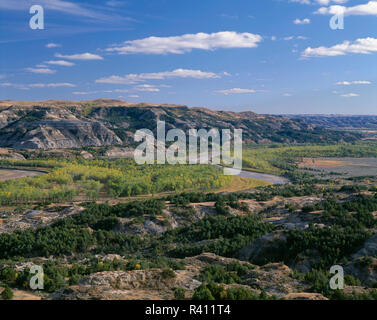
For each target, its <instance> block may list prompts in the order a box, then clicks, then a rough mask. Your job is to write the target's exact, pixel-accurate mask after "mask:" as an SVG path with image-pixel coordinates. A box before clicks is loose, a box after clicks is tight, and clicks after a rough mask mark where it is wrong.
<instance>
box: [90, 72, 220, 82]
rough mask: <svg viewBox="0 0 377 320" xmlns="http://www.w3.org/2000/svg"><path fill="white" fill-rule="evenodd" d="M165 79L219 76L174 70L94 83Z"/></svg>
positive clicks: (106, 78) (131, 75)
mask: <svg viewBox="0 0 377 320" xmlns="http://www.w3.org/2000/svg"><path fill="white" fill-rule="evenodd" d="M167 78H194V79H213V78H219V75H217V74H216V73H213V72H204V71H201V70H190V69H176V70H173V71H164V72H156V73H139V74H127V75H125V76H123V77H122V76H115V75H113V76H109V77H105V78H101V79H98V80H96V82H97V83H110V84H134V83H137V82H140V81H145V80H162V79H167Z"/></svg>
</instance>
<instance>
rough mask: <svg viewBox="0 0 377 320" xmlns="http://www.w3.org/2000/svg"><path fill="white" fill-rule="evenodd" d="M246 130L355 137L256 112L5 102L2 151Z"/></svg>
mask: <svg viewBox="0 0 377 320" xmlns="http://www.w3.org/2000/svg"><path fill="white" fill-rule="evenodd" d="M159 120H164V121H165V122H166V125H167V129H172V128H179V129H183V130H185V131H188V130H189V129H191V128H196V129H200V128H205V129H210V128H218V129H235V128H238V129H243V139H244V141H245V142H246V143H258V144H263V143H282V142H283V143H304V142H311V143H320V142H341V141H354V140H356V139H358V138H360V136H359V135H358V134H355V133H344V132H338V131H330V130H326V129H323V128H321V127H319V126H316V125H310V124H307V123H306V122H304V121H302V120H300V119H288V118H284V117H273V116H262V115H258V114H255V113H253V112H241V113H236V112H227V111H213V110H209V109H205V108H188V107H186V106H178V105H155V104H147V103H139V104H132V103H128V102H125V101H120V100H110V99H99V100H93V101H62V100H51V101H44V102H28V101H0V147H9V148H16V149H53V148H80V147H86V146H107V145H127V144H130V143H133V134H134V132H135V131H136V130H138V129H142V128H148V129H151V130H153V131H155V130H156V123H157V121H159Z"/></svg>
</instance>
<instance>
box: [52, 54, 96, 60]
mask: <svg viewBox="0 0 377 320" xmlns="http://www.w3.org/2000/svg"><path fill="white" fill-rule="evenodd" d="M55 57H57V58H62V59H68V60H103V57H101V56H100V55H98V54H93V53H88V52H86V53H79V54H72V55H63V54H60V53H57V54H55Z"/></svg>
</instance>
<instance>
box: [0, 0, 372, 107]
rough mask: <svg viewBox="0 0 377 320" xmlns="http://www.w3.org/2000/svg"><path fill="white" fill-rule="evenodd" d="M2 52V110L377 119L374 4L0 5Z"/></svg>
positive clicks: (298, 0) (326, 0)
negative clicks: (154, 110) (81, 105)
mask: <svg viewBox="0 0 377 320" xmlns="http://www.w3.org/2000/svg"><path fill="white" fill-rule="evenodd" d="M34 4H39V5H41V6H42V7H43V8H44V23H45V25H44V27H45V28H44V29H43V30H32V29H31V28H30V27H29V20H30V18H31V17H32V14H30V13H29V9H30V7H31V6H32V5H34ZM339 13H343V14H344V29H343V30H332V29H331V28H330V25H329V21H330V19H331V18H332V17H333V16H334V14H339ZM0 47H1V49H0V99H2V100H5V99H12V100H47V99H70V100H88V99H96V98H103V97H105V98H115V99H122V100H126V101H130V102H150V103H172V104H185V105H188V106H203V107H208V108H212V109H223V110H232V111H247V110H250V111H255V112H258V113H274V114H281V113H337V114H377V102H376V101H377V90H376V86H377V63H376V62H377V1H368V0H362V1H357V0H348V1H347V0H263V1H262V0H232V1H230V0H204V1H203V0H201V1H199V0H190V1H177V0H149V1H147V0H125V1H121V0H107V1H105V0H104V1H68V0H67V1H66V0H38V1H37V0H34V1H29V0H0Z"/></svg>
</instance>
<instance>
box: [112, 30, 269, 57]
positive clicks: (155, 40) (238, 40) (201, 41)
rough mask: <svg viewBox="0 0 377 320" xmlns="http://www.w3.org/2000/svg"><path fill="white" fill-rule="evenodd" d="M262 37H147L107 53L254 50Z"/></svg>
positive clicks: (232, 34)
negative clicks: (221, 49)
mask: <svg viewBox="0 0 377 320" xmlns="http://www.w3.org/2000/svg"><path fill="white" fill-rule="evenodd" d="M261 41H262V37H261V36H260V35H258V34H252V33H246V32H245V33H237V32H233V31H223V32H217V33H211V34H208V33H197V34H184V35H181V36H173V37H149V38H144V39H139V40H131V41H125V42H124V43H123V44H121V45H119V46H114V47H112V48H108V49H107V51H110V52H117V53H119V54H133V53H148V54H167V53H173V54H183V53H186V52H191V51H192V50H194V49H198V50H215V49H220V48H223V49H229V48H255V47H257V46H258V43H259V42H261Z"/></svg>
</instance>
